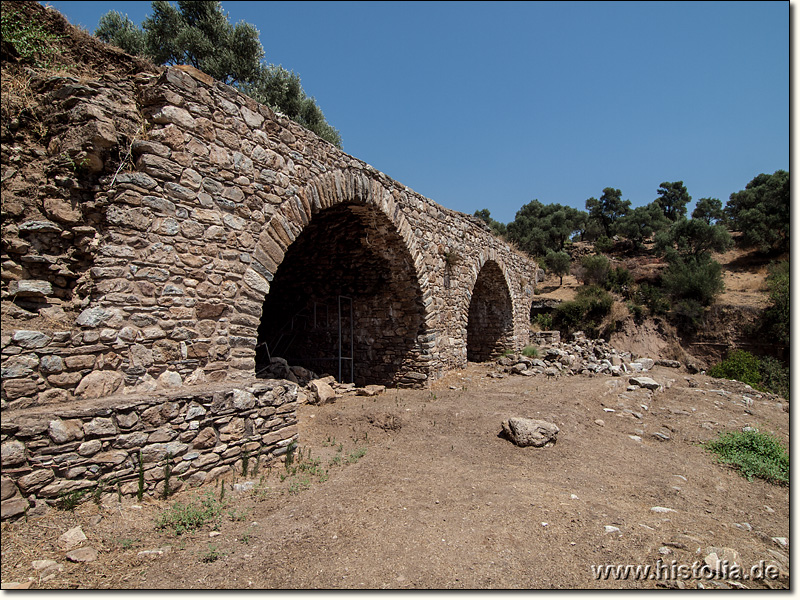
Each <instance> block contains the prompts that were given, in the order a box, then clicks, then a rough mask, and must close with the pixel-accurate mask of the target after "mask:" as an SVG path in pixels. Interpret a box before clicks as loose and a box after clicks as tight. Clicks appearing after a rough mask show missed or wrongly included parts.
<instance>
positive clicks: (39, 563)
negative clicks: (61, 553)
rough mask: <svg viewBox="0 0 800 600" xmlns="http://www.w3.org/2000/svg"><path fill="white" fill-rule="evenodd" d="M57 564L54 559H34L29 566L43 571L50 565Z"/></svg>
mask: <svg viewBox="0 0 800 600" xmlns="http://www.w3.org/2000/svg"><path fill="white" fill-rule="evenodd" d="M56 565H58V563H57V562H56V561H54V560H48V559H45V560H35V561H33V562H32V563H31V566H32V567H33V568H34V569H36V570H37V571H44V570H45V569H48V568H50V567H54V566H56Z"/></svg>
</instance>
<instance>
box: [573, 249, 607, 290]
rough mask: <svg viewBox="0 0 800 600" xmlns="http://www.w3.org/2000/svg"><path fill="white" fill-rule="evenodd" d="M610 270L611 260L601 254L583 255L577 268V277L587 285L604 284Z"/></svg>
mask: <svg viewBox="0 0 800 600" xmlns="http://www.w3.org/2000/svg"><path fill="white" fill-rule="evenodd" d="M610 270H611V262H610V261H609V260H608V258H606V257H605V256H603V255H602V254H595V255H592V256H584V257H583V259H582V260H581V268H580V269H579V270H578V278H579V279H580V280H581V281H582V282H583V283H584V284H587V285H591V284H597V285H605V284H606V281H607V280H608V272H609V271H610Z"/></svg>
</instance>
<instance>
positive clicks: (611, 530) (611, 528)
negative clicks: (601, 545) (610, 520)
mask: <svg viewBox="0 0 800 600" xmlns="http://www.w3.org/2000/svg"><path fill="white" fill-rule="evenodd" d="M605 531H606V533H618V532H619V527H614V526H613V525H606V526H605Z"/></svg>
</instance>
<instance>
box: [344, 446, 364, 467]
mask: <svg viewBox="0 0 800 600" xmlns="http://www.w3.org/2000/svg"><path fill="white" fill-rule="evenodd" d="M366 454H367V449H366V448H358V449H356V450H354V451H353V452H351V453H350V456H348V457H347V462H348V463H350V464H355V463H357V462H358V461H359V460H361V459H362V458H363V457H364V456H366Z"/></svg>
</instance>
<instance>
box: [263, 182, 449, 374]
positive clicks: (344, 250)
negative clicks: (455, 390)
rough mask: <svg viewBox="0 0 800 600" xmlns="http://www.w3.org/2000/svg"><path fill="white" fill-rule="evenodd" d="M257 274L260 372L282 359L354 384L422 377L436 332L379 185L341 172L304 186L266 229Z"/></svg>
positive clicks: (401, 224) (402, 226)
mask: <svg viewBox="0 0 800 600" xmlns="http://www.w3.org/2000/svg"><path fill="white" fill-rule="evenodd" d="M253 269H254V270H256V271H259V272H260V273H261V275H262V276H263V277H264V279H265V280H266V281H267V282H269V283H268V285H266V286H265V288H266V290H265V291H266V293H265V294H264V297H263V309H262V315H261V322H260V326H259V332H258V339H257V346H258V351H257V353H256V369H257V370H259V368H260V367H261V366H262V365H266V364H268V361H269V359H270V357H272V356H274V355H276V354H277V355H278V356H281V355H282V354H286V356H283V358H286V359H287V360H288V361H289V362H290V363H293V364H297V365H299V366H303V367H306V368H308V369H311V370H313V371H314V372H315V373H318V374H319V373H328V374H331V375H334V376H335V377H336V378H337V379H341V380H344V381H350V380H355V382H356V383H359V384H364V383H384V384H389V385H419V384H421V383H424V382H425V381H426V380H427V379H428V376H429V374H430V368H431V364H432V355H431V353H430V348H431V347H432V341H433V337H434V334H433V332H432V329H431V326H430V321H431V316H430V314H429V311H428V310H427V308H426V307H427V306H429V305H430V301H429V300H428V297H429V295H430V290H429V289H427V288H428V281H427V279H428V278H427V277H425V276H424V275H423V273H424V260H423V256H422V253H421V252H420V251H419V250H418V249H417V240H416V239H415V237H414V232H413V229H412V228H411V227H410V225H409V224H408V223H407V221H406V218H405V216H404V215H403V213H402V211H401V210H400V207H399V206H398V204H397V202H396V201H395V199H394V198H393V196H392V194H391V192H389V190H387V189H386V188H385V187H383V186H382V185H380V184H379V183H377V182H374V181H371V180H369V179H368V178H366V177H364V176H363V175H360V174H349V173H347V172H341V171H336V172H332V173H326V174H325V175H323V176H321V177H319V178H316V179H315V180H312V181H311V182H309V183H308V184H307V185H306V187H305V189H303V190H301V191H300V192H299V193H298V194H296V195H295V196H294V197H293V198H292V199H291V200H289V201H288V202H285V203H284V204H283V205H281V206H280V207H279V208H278V210H276V211H275V212H274V214H273V216H272V218H271V219H270V221H269V222H268V223H267V224H266V226H265V227H264V228H263V231H262V233H261V235H260V237H259V241H258V244H257V247H256V249H255V252H254V264H253ZM351 311H352V312H351ZM351 315H352V316H351Z"/></svg>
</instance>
